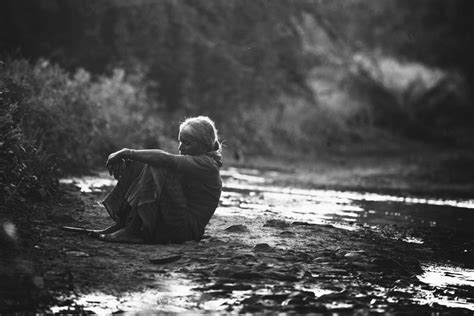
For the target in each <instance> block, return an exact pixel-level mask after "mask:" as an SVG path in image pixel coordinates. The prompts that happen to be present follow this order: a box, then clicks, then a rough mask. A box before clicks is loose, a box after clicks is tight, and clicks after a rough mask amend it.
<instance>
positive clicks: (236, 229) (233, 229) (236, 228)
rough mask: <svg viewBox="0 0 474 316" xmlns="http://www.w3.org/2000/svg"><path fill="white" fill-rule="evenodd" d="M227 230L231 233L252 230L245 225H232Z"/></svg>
mask: <svg viewBox="0 0 474 316" xmlns="http://www.w3.org/2000/svg"><path fill="white" fill-rule="evenodd" d="M225 231H227V232H230V233H248V232H250V230H249V229H248V228H247V226H245V225H232V226H229V227H227V228H226V229H225Z"/></svg>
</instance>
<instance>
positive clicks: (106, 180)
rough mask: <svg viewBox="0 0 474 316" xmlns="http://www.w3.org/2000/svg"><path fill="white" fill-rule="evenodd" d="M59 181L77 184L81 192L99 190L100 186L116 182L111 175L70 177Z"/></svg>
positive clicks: (111, 184) (112, 184)
mask: <svg viewBox="0 0 474 316" xmlns="http://www.w3.org/2000/svg"><path fill="white" fill-rule="evenodd" d="M59 182H60V183H63V184H73V185H75V186H77V187H78V188H79V189H80V190H81V192H84V193H90V192H94V191H100V188H102V187H104V186H114V185H115V184H116V183H117V180H115V179H113V178H111V177H104V176H100V177H87V176H86V177H80V178H77V177H72V178H65V179H60V180H59Z"/></svg>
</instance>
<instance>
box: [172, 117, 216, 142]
mask: <svg viewBox="0 0 474 316" xmlns="http://www.w3.org/2000/svg"><path fill="white" fill-rule="evenodd" d="M185 127H187V128H188V130H189V132H190V134H191V136H192V137H193V138H195V139H196V140H197V141H199V142H201V143H202V144H204V145H205V146H206V148H208V151H220V150H221V144H220V142H219V136H218V135H217V129H216V126H215V124H214V122H213V121H212V120H211V119H210V118H209V117H207V116H202V115H201V116H196V117H190V118H187V119H186V120H185V121H184V122H183V123H181V124H180V125H179V132H180V133H181V131H182V130H183V128H185Z"/></svg>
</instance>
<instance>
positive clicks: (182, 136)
mask: <svg viewBox="0 0 474 316" xmlns="http://www.w3.org/2000/svg"><path fill="white" fill-rule="evenodd" d="M178 141H179V147H178V149H179V153H180V154H181V155H190V156H193V155H199V154H203V153H205V152H206V149H205V148H204V145H203V144H201V143H200V142H199V141H197V140H196V139H195V138H194V137H193V136H192V135H191V133H190V129H189V128H188V127H187V126H185V127H184V128H183V129H182V130H181V131H180V132H179V135H178Z"/></svg>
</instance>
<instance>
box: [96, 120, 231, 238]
mask: <svg viewBox="0 0 474 316" xmlns="http://www.w3.org/2000/svg"><path fill="white" fill-rule="evenodd" d="M178 140H179V153H180V154H179V155H174V154H170V153H168V152H166V151H163V150H159V149H143V150H133V149H127V148H124V149H121V150H119V151H117V152H114V153H112V154H110V155H109V157H108V160H107V168H108V169H109V171H110V172H111V174H113V175H114V176H115V177H116V178H117V179H118V182H117V185H116V186H115V187H114V189H113V190H112V191H111V192H110V193H109V195H108V196H107V197H106V198H105V200H104V201H103V205H104V206H105V208H106V209H107V211H108V212H109V214H110V216H111V217H112V219H113V220H114V221H115V224H114V225H112V226H110V227H109V228H107V229H104V230H100V231H94V235H96V236H98V237H99V238H100V239H102V240H105V241H110V242H130V243H165V244H167V243H182V242H185V241H188V240H195V241H199V240H200V239H201V238H202V236H203V234H204V229H205V227H206V225H207V223H208V222H209V220H210V219H211V217H212V215H213V214H214V211H215V210H216V208H217V205H218V203H219V198H220V195H221V190H222V182H221V177H220V173H219V169H220V167H221V166H222V155H221V145H220V143H219V140H218V136H217V130H216V128H215V125H214V122H213V121H212V120H211V119H210V118H208V117H206V116H198V117H193V118H189V119H187V120H185V121H184V122H183V123H182V124H181V125H180V127H179V135H178Z"/></svg>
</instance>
